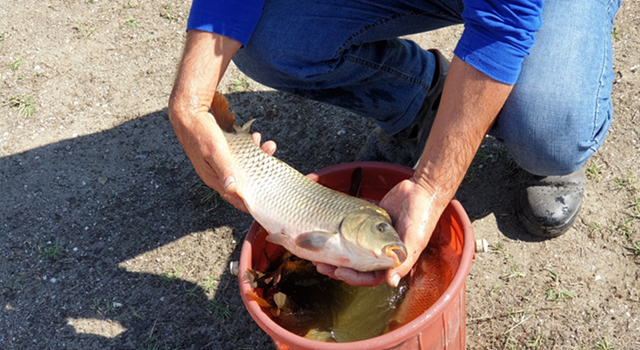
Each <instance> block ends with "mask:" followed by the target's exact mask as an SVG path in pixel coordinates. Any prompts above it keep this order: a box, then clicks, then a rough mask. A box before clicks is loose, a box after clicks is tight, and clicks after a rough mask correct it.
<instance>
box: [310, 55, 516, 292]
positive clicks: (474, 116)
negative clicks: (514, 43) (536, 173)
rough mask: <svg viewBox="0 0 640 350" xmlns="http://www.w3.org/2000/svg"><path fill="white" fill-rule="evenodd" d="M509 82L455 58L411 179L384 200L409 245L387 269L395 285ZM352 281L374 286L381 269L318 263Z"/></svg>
mask: <svg viewBox="0 0 640 350" xmlns="http://www.w3.org/2000/svg"><path fill="white" fill-rule="evenodd" d="M511 88H512V86H511V85H506V84H503V83H500V82H498V81H496V80H493V79H491V78H489V77H488V76H487V75H485V74H483V73H482V72H480V71H478V70H477V69H475V68H473V67H472V66H470V65H469V64H467V63H465V62H463V61H461V60H460V59H458V58H457V57H454V59H453V62H452V63H451V67H450V69H449V73H448V76H447V81H446V83H445V86H444V91H443V95H442V100H441V102H440V107H439V110H438V114H437V116H436V119H435V122H434V124H433V127H432V129H431V133H430V134H429V139H428V141H427V144H426V145H425V148H424V152H423V154H422V157H421V158H420V163H419V165H418V168H417V169H416V171H415V173H414V175H413V177H412V178H411V179H408V180H405V181H402V182H400V183H399V184H398V185H397V186H395V187H394V188H393V189H391V191H390V192H389V193H388V194H387V195H386V196H385V197H384V198H383V199H382V201H381V202H380V206H381V207H383V208H385V209H386V210H387V211H388V212H389V214H390V215H391V217H392V218H393V221H394V222H395V228H396V230H397V231H398V233H399V234H400V236H401V238H402V239H403V241H404V243H405V245H406V246H407V250H408V253H409V255H408V257H407V260H406V261H405V262H404V263H403V264H402V265H400V266H399V267H397V268H395V269H392V270H389V271H387V273H386V279H387V282H388V283H389V284H390V285H397V283H398V282H399V280H400V277H401V276H405V275H406V274H407V273H409V271H410V270H411V267H412V266H413V265H414V263H415V262H416V261H417V259H418V257H419V256H420V254H421V253H422V251H423V250H424V248H425V247H426V246H427V244H428V243H429V239H430V238H431V234H432V232H433V230H434V229H435V226H436V224H437V222H438V219H439V218H440V215H441V214H442V212H443V211H444V209H445V208H446V206H447V205H448V204H449V202H450V201H451V199H452V198H453V196H454V195H455V193H456V190H457V188H458V186H459V185H460V183H461V182H462V179H463V178H464V175H465V173H466V171H467V168H468V167H469V165H470V164H471V161H472V160H473V157H474V156H475V153H476V151H477V150H478V147H480V144H481V143H482V140H483V139H484V137H485V135H486V133H487V131H488V130H489V128H490V127H491V125H492V124H493V122H494V121H495V119H496V117H497V115H498V112H499V111H500V109H501V108H502V106H503V105H504V102H505V101H506V99H507V97H508V96H509V93H510V92H511ZM318 270H319V271H321V272H322V273H325V274H328V275H330V276H333V277H335V278H338V279H343V280H345V281H346V282H348V283H350V284H354V285H375V284H377V283H380V282H381V281H382V279H383V276H382V274H380V273H377V274H372V273H361V272H357V271H354V270H350V269H344V268H338V269H335V268H332V267H328V266H322V267H320V268H319V269H318Z"/></svg>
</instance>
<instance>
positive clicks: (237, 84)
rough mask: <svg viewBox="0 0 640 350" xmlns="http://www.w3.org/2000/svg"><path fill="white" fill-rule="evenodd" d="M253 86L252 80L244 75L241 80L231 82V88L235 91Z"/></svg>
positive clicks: (245, 89) (243, 90)
mask: <svg viewBox="0 0 640 350" xmlns="http://www.w3.org/2000/svg"><path fill="white" fill-rule="evenodd" d="M250 87H251V82H250V81H249V79H247V77H242V78H240V79H239V80H234V81H233V82H231V90H233V91H235V92H245V91H248V90H249V88H250Z"/></svg>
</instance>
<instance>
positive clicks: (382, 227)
mask: <svg viewBox="0 0 640 350" xmlns="http://www.w3.org/2000/svg"><path fill="white" fill-rule="evenodd" d="M376 229H378V232H384V231H387V230H388V229H389V224H387V223H386V222H381V223H379V224H378V225H376Z"/></svg>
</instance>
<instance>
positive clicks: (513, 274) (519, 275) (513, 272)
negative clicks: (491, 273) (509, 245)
mask: <svg viewBox="0 0 640 350" xmlns="http://www.w3.org/2000/svg"><path fill="white" fill-rule="evenodd" d="M523 277H525V274H524V273H522V272H520V271H518V268H517V267H515V266H512V267H511V271H510V272H509V273H507V274H505V275H502V279H504V280H507V281H510V280H512V279H516V278H523Z"/></svg>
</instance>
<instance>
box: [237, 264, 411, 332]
mask: <svg viewBox="0 0 640 350" xmlns="http://www.w3.org/2000/svg"><path fill="white" fill-rule="evenodd" d="M287 254H288V253H285V254H284V255H283V256H282V261H281V262H278V263H275V264H273V266H271V268H270V269H269V270H267V271H266V272H259V271H255V270H247V272H246V276H245V278H246V279H247V280H248V281H249V282H250V283H251V285H252V287H253V288H254V290H255V291H256V292H257V293H258V294H260V295H262V296H260V295H258V294H257V293H256V292H253V291H252V292H250V293H249V297H250V298H251V299H252V300H255V301H256V302H258V304H259V305H260V306H261V307H262V308H263V310H265V311H266V312H268V314H269V315H270V316H271V318H272V319H273V320H274V321H275V322H276V323H278V324H279V325H280V326H281V327H283V328H285V329H287V330H289V331H290V332H292V333H294V334H297V335H299V336H302V337H305V338H309V339H313V340H318V341H325V342H339V343H341V342H351V341H358V340H364V339H369V338H373V337H376V336H378V335H380V334H382V333H383V331H384V330H385V327H386V326H387V324H388V322H389V319H390V317H391V316H392V315H394V313H395V310H396V308H397V307H398V305H399V304H400V302H401V301H402V299H403V296H404V294H405V292H406V290H407V284H406V282H404V280H403V282H401V284H400V287H398V288H393V287H390V286H389V285H387V284H386V283H382V284H380V285H378V286H376V287H354V286H350V285H348V284H346V283H344V282H342V281H337V280H334V279H331V278H329V277H327V276H324V275H321V274H319V273H318V272H317V271H316V270H315V267H314V266H313V264H312V263H311V262H309V261H307V260H302V259H298V258H296V257H295V256H290V255H289V256H287Z"/></svg>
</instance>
